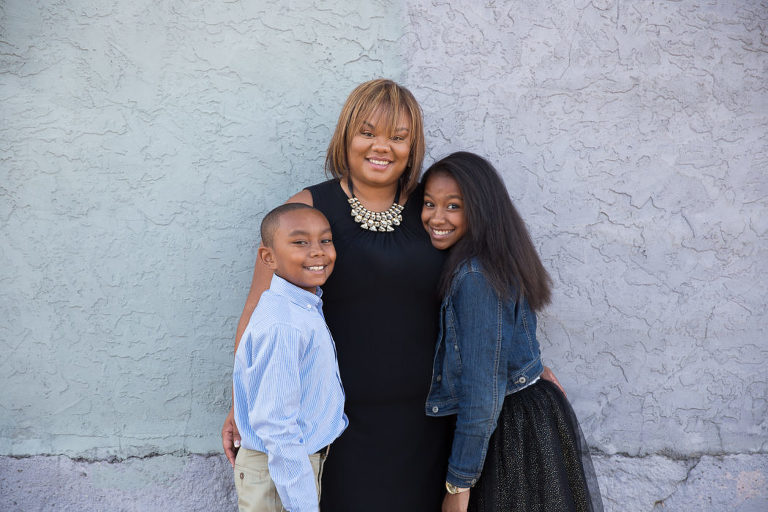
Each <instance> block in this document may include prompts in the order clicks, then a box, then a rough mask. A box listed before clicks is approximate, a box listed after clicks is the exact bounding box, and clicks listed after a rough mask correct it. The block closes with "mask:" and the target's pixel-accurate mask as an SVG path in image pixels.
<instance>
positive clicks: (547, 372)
mask: <svg viewBox="0 0 768 512" xmlns="http://www.w3.org/2000/svg"><path fill="white" fill-rule="evenodd" d="M541 378H542V379H544V380H548V381H549V382H551V383H552V384H554V385H555V386H557V388H558V389H559V390H560V392H561V393H562V394H563V396H566V397H567V396H568V395H566V394H565V390H564V389H563V386H561V385H560V381H559V380H557V377H555V374H554V373H552V369H551V368H550V367H549V366H545V367H544V371H543V372H541Z"/></svg>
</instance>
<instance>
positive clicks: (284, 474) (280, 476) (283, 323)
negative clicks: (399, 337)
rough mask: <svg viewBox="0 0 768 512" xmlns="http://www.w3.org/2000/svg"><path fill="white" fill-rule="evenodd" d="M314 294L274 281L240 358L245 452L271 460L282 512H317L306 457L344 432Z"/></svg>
mask: <svg viewBox="0 0 768 512" xmlns="http://www.w3.org/2000/svg"><path fill="white" fill-rule="evenodd" d="M317 291H318V293H317V294H314V293H311V292H308V291H306V290H303V289H301V288H299V287H297V286H294V285H293V284H291V283H289V282H288V281H286V280H284V279H282V278H280V277H278V276H274V277H273V278H272V283H271V285H270V287H269V290H267V291H265V292H264V293H263V294H262V296H261V299H259V304H258V306H256V309H255V310H254V311H253V314H252V315H251V320H250V322H249V323H248V327H247V328H246V330H245V332H244V333H243V337H242V338H241V339H240V345H239V346H238V348H237V353H236V354H235V369H234V372H233V374H232V378H233V381H234V402H235V422H236V423H237V428H238V430H239V431H240V436H241V437H242V441H241V443H242V446H243V447H245V448H247V449H249V450H257V451H260V452H264V453H266V454H267V461H268V465H269V474H270V476H271V477H272V480H273V481H274V483H275V487H276V488H277V492H278V494H279V495H280V499H281V501H282V502H283V507H285V508H286V509H288V510H289V511H291V512H304V511H316V510H318V503H317V488H316V486H315V478H314V474H313V472H312V466H311V464H310V462H309V455H310V454H312V453H315V452H317V451H318V450H320V449H321V448H323V447H325V446H326V445H329V444H331V443H332V442H333V441H334V440H335V439H336V438H337V437H339V435H341V433H342V432H343V431H344V429H345V428H346V426H347V423H348V421H347V417H346V415H345V414H344V389H343V388H342V386H341V379H340V378H339V367H338V363H337V361H336V347H335V345H334V343H333V338H332V337H331V333H330V332H329V331H328V327H327V326H326V325H325V319H324V317H323V313H322V304H323V302H322V300H321V299H320V295H321V294H322V291H321V290H320V288H318V289H317Z"/></svg>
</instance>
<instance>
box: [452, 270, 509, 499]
mask: <svg viewBox="0 0 768 512" xmlns="http://www.w3.org/2000/svg"><path fill="white" fill-rule="evenodd" d="M451 295H452V296H451V304H452V307H451V308H450V309H451V311H450V313H449V314H453V315H454V322H453V325H454V326H455V332H454V333H451V335H452V336H455V342H456V343H457V344H458V348H459V354H460V357H461V374H460V377H459V388H460V391H459V407H458V413H457V417H456V430H455V432H454V438H453V447H452V449H451V456H450V459H449V461H448V474H447V477H446V479H447V481H449V482H450V483H452V484H454V485H456V486H459V487H470V486H472V485H474V484H475V483H476V482H477V479H478V478H479V476H480V472H481V471H482V469H483V463H484V461H485V456H486V452H487V450H488V441H489V440H490V437H491V434H492V433H493V431H494V430H495V429H496V423H497V421H498V418H499V414H500V413H501V407H502V405H503V403H504V395H505V392H506V381H507V375H506V373H507V368H506V364H504V363H503V362H502V361H503V354H502V350H503V343H502V313H503V310H502V307H503V304H502V301H501V299H500V298H499V296H498V295H497V294H496V291H495V290H494V289H493V287H492V286H491V285H490V283H489V282H488V281H487V279H486V278H485V275H484V274H483V273H482V272H481V271H469V272H467V273H465V274H463V275H460V276H457V282H456V283H455V286H454V287H453V290H452V293H451Z"/></svg>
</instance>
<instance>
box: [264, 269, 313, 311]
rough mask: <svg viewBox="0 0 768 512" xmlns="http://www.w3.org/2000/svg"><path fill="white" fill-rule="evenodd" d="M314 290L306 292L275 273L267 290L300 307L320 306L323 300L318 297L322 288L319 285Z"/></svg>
mask: <svg viewBox="0 0 768 512" xmlns="http://www.w3.org/2000/svg"><path fill="white" fill-rule="evenodd" d="M316 290H317V293H312V292H308V291H307V290H305V289H303V288H299V287H298V286H296V285H295V284H293V283H289V282H288V281H286V280H285V279H283V278H282V277H280V276H278V275H277V274H273V275H272V282H271V283H270V284H269V291H271V292H273V293H276V294H277V295H280V296H282V297H285V298H287V299H288V300H290V301H291V302H293V303H294V304H296V305H298V306H300V307H301V308H302V309H307V306H314V307H316V308H317V309H321V308H322V305H323V301H322V299H321V298H320V297H321V296H322V295H323V290H322V288H320V287H319V286H317V287H316Z"/></svg>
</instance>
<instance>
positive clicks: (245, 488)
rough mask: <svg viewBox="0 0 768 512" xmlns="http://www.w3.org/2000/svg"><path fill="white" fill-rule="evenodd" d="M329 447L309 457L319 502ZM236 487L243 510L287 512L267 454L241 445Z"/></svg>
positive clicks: (236, 463) (237, 464) (236, 467)
mask: <svg viewBox="0 0 768 512" xmlns="http://www.w3.org/2000/svg"><path fill="white" fill-rule="evenodd" d="M327 456H328V449H325V450H323V452H322V453H315V454H313V455H310V456H309V462H310V463H311V464H312V469H313V470H314V472H315V482H316V485H317V501H318V503H319V502H320V478H321V477H322V476H323V463H324V462H325V458H326V457H327ZM235 489H237V506H238V508H239V509H240V512H286V510H285V509H284V508H283V504H282V502H281V501H280V496H279V495H278V494H277V489H276V488H275V484H274V482H272V478H270V476H269V468H268V467H267V454H266V453H262V452H256V451H253V450H246V449H245V448H242V447H241V448H240V449H239V450H238V451H237V457H236V458H235Z"/></svg>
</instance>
